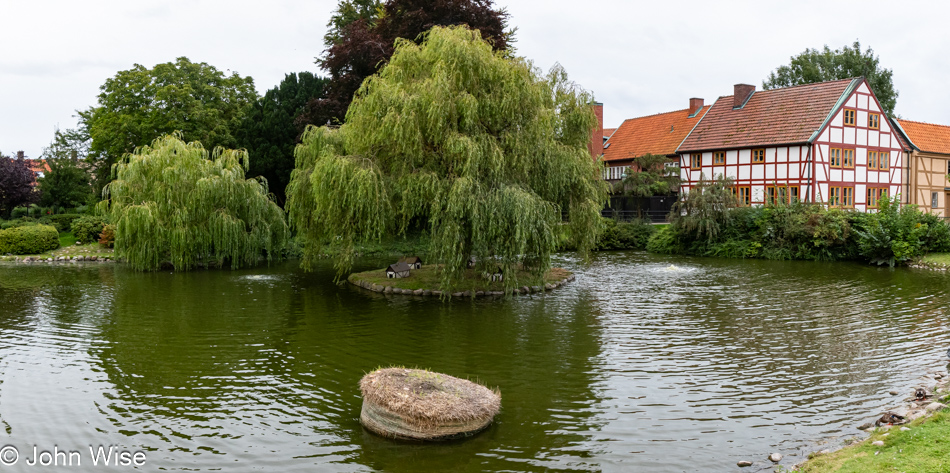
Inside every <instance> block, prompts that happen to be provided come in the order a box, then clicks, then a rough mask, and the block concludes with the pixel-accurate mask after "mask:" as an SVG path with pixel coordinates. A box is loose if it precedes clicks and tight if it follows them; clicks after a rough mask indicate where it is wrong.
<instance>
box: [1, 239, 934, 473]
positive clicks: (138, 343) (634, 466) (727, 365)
mask: <svg viewBox="0 0 950 473" xmlns="http://www.w3.org/2000/svg"><path fill="white" fill-rule="evenodd" d="M381 263H382V262H381V261H363V262H361V265H360V267H359V268H357V269H359V270H364V269H370V268H372V267H374V266H375V267H379V266H381ZM558 264H560V265H563V266H566V267H568V268H570V269H572V270H574V271H576V273H577V275H578V277H577V280H576V281H575V282H573V283H570V284H568V285H566V286H565V287H564V288H562V289H560V290H558V291H555V292H553V293H548V294H544V295H533V296H520V297H516V298H513V299H510V300H506V301H474V302H473V301H461V302H460V301H452V302H449V303H443V302H440V301H438V300H424V299H421V298H420V299H415V298H411V297H407V296H383V295H381V294H375V293H369V292H367V291H363V290H361V289H357V288H355V287H352V286H348V285H344V286H337V285H334V284H333V283H332V279H333V272H332V269H331V268H330V266H329V264H326V265H325V266H323V267H321V268H320V269H319V270H318V271H317V272H315V273H309V274H308V273H304V272H302V271H301V270H299V269H298V268H297V265H296V263H295V262H286V263H281V264H278V265H272V266H270V267H261V268H253V269H246V270H239V271H196V272H192V273H170V272H167V271H166V272H156V273H147V274H143V273H136V272H133V271H131V270H128V269H125V268H123V267H121V266H118V267H117V266H113V265H101V264H100V265H97V264H87V265H81V264H73V265H65V266H48V265H33V266H27V265H16V266H14V265H5V266H0V436H2V437H3V439H2V441H0V442H2V444H3V445H10V446H13V447H15V448H17V449H18V451H19V454H20V458H19V461H20V462H25V461H29V460H30V457H32V456H33V453H32V452H33V447H34V446H36V448H37V449H38V451H43V450H48V451H53V450H54V447H55V448H58V449H59V450H60V451H63V450H66V451H79V452H80V453H81V456H80V457H79V458H78V459H79V460H80V461H81V462H82V463H81V464H82V468H83V469H85V470H86V471H89V470H93V468H92V466H91V465H92V463H91V458H89V457H90V452H89V447H90V446H93V447H98V446H100V445H102V446H105V447H108V446H109V445H113V446H115V447H116V448H118V449H121V450H128V451H130V452H135V451H142V452H144V454H145V457H146V458H147V460H146V464H145V467H144V469H145V470H147V471H154V470H158V469H164V470H170V471H186V470H187V471H195V470H197V471H208V470H221V469H223V470H225V471H251V470H261V471H282V472H293V471H301V472H302V471H308V472H309V471H421V472H426V471H545V470H549V469H555V470H562V471H651V472H663V471H671V472H672V471H734V470H736V469H737V468H736V467H735V464H736V462H737V461H738V460H754V461H757V462H759V463H757V467H765V466H766V463H767V462H763V461H764V460H765V457H766V456H767V455H768V454H769V453H771V452H781V453H783V454H785V455H786V456H787V459H786V460H783V462H782V464H783V465H787V466H791V464H793V463H795V462H797V461H798V460H800V458H801V455H802V454H803V453H807V452H809V451H814V450H818V449H822V448H829V446H830V447H832V448H833V447H835V446H837V445H840V439H837V440H836V438H838V437H840V436H842V435H849V436H850V435H855V434H860V432H859V431H857V430H856V428H855V427H856V426H857V425H859V424H861V423H863V422H866V421H868V420H873V418H874V417H875V414H878V415H879V414H880V412H881V411H882V410H883V409H885V408H887V407H889V406H892V405H895V403H896V401H897V398H896V397H893V396H890V395H888V394H887V392H888V391H890V390H892V389H898V390H900V391H901V392H908V393H909V389H910V387H912V386H914V385H916V384H917V383H920V382H922V378H921V376H922V375H924V374H925V373H927V372H928V371H929V370H932V369H937V368H940V369H945V368H946V361H947V360H946V358H945V357H946V355H945V352H946V349H947V347H948V346H950V331H948V321H950V320H948V319H950V306H948V300H950V294H948V292H950V276H947V275H946V274H945V273H937V272H927V271H918V270H909V269H896V270H895V269H890V268H878V267H872V266H864V265H859V264H850V263H838V264H823V263H809V262H768V261H738V260H717V259H689V258H680V257H660V256H655V255H649V254H646V253H642V252H614V253H602V254H598V255H596V256H595V258H594V261H593V262H592V264H591V265H590V266H583V265H580V264H579V263H578V262H576V261H574V260H571V259H570V258H569V257H566V256H562V257H559V260H558ZM390 365H401V366H407V367H420V368H428V369H431V370H435V371H440V372H444V373H447V374H451V375H454V376H459V377H463V378H468V379H472V380H477V381H480V382H482V383H484V384H486V385H488V386H490V387H497V388H499V389H500V391H501V393H502V411H501V413H500V414H499V415H498V416H497V417H496V422H495V423H494V424H493V425H492V427H490V428H489V429H488V430H487V431H485V432H483V433H481V434H479V435H478V436H476V437H473V438H470V439H467V440H464V441H456V442H450V443H445V444H434V445H423V444H411V443H400V442H394V441H389V440H385V439H382V438H379V437H376V436H374V435H372V434H369V433H367V432H366V431H364V430H363V429H362V428H361V426H360V424H359V413H360V406H361V399H360V396H359V390H358V388H357V382H358V381H359V379H360V377H361V376H362V375H363V374H365V373H367V372H369V371H372V370H374V369H376V368H377V367H380V366H390ZM828 439H831V440H828ZM822 440H828V444H827V445H821V444H820V442H821V441H822ZM2 454H3V452H2V451H0V455H2ZM6 454H9V452H6ZM3 458H4V457H2V456H0V460H2V459H3ZM757 467H753V468H752V469H751V470H752V471H755V470H757V469H758V468H757ZM54 470H55V469H54ZM73 471H76V469H75V468H73Z"/></svg>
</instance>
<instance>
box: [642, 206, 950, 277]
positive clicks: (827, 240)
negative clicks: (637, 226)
mask: <svg viewBox="0 0 950 473" xmlns="http://www.w3.org/2000/svg"><path fill="white" fill-rule="evenodd" d="M691 194H692V192H691ZM898 202H899V201H898V199H897V198H896V197H895V198H892V199H890V200H888V201H886V202H885V201H884V200H883V199H882V200H881V202H880V204H879V205H880V208H879V211H878V212H876V213H859V212H854V211H844V210H841V209H827V208H825V207H824V206H822V205H818V204H805V203H799V202H793V203H791V204H783V203H781V202H778V203H772V204H769V205H766V206H764V207H744V208H733V209H729V210H728V211H727V212H728V214H729V216H728V218H727V219H718V220H717V221H718V222H719V223H718V225H717V230H716V232H715V236H710V233H709V232H705V233H704V234H701V233H699V232H698V231H695V230H693V231H691V230H690V228H694V227H686V226H684V225H682V224H680V225H675V224H671V225H670V226H669V227H668V228H666V229H664V230H662V231H660V232H659V233H657V234H656V235H654V236H653V237H652V238H651V239H650V242H649V243H648V245H647V250H648V251H651V252H654V253H662V254H692V255H700V256H719V257H727V258H765V259H778V260H791V259H796V260H815V261H838V260H855V259H863V260H867V261H870V262H872V263H876V264H885V263H886V264H890V265H891V266H894V265H897V264H906V263H908V262H911V261H914V260H917V259H919V258H920V257H921V256H923V255H924V254H925V253H927V252H928V251H947V250H948V249H950V226H948V225H947V224H946V223H945V222H944V221H943V220H942V219H940V218H939V217H937V216H935V215H930V214H926V213H922V212H920V211H919V210H917V207H916V206H913V205H903V206H902V205H899V204H898ZM707 213H708V212H707ZM685 217H687V216H677V215H674V216H673V221H674V222H676V220H677V219H678V218H685ZM723 222H725V223H723ZM695 228H703V227H702V226H697V227H695Z"/></svg>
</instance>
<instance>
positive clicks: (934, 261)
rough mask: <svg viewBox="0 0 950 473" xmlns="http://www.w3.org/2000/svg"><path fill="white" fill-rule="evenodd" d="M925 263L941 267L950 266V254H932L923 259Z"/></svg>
mask: <svg viewBox="0 0 950 473" xmlns="http://www.w3.org/2000/svg"><path fill="white" fill-rule="evenodd" d="M922 260H923V262H924V263H927V264H931V265H935V266H940V265H950V253H930V254H929V255H927V256H924V257H923V258H922Z"/></svg>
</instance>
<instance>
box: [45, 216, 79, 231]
mask: <svg viewBox="0 0 950 473" xmlns="http://www.w3.org/2000/svg"><path fill="white" fill-rule="evenodd" d="M79 217H82V214H53V215H49V216H47V217H46V218H47V219H48V220H49V222H50V225H52V226H54V227H56V231H58V232H65V231H69V230H70V229H71V228H72V225H73V221H74V220H76V219H77V218H79Z"/></svg>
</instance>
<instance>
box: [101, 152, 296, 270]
mask: <svg viewBox="0 0 950 473" xmlns="http://www.w3.org/2000/svg"><path fill="white" fill-rule="evenodd" d="M247 161H248V156H247V153H246V152H244V151H241V150H225V149H223V148H216V149H215V150H214V152H213V153H212V155H211V159H208V152H207V151H205V149H204V147H202V146H201V143H197V142H191V143H187V144H186V143H185V142H184V141H182V140H181V135H180V134H176V135H167V136H163V137H160V138H158V139H156V140H155V141H154V142H153V143H152V145H151V146H143V147H141V148H139V149H138V150H137V151H136V152H135V153H134V154H132V155H129V156H128V157H127V158H126V159H124V160H123V161H121V162H119V163H117V164H116V165H115V166H114V168H113V172H114V176H115V180H114V181H112V182H111V183H109V185H108V186H107V187H106V189H105V191H104V194H105V195H106V196H107V197H108V198H109V200H103V201H102V202H100V203H99V207H98V208H99V210H100V211H102V212H103V213H105V214H108V215H109V216H110V218H111V221H112V223H113V225H115V251H116V254H117V255H119V256H121V257H123V258H125V259H126V260H127V261H128V262H129V264H130V265H131V266H132V267H133V268H135V269H138V270H155V269H159V268H160V267H161V265H162V263H163V262H166V261H170V262H171V265H172V266H173V267H174V268H175V269H177V270H188V269H191V268H194V267H195V266H196V265H198V264H201V263H202V262H216V263H217V264H219V265H225V264H230V266H231V267H232V268H238V267H240V266H247V265H253V264H255V263H257V262H258V261H259V260H260V257H261V255H262V253H266V255H267V259H268V261H269V260H271V259H272V258H274V257H278V256H279V255H280V253H281V251H282V250H283V248H284V246H285V243H286V241H287V236H288V229H287V223H286V221H285V219H284V212H283V211H282V210H281V209H280V207H278V206H277V204H275V203H274V202H273V201H272V200H270V199H269V198H268V196H267V195H266V192H265V186H264V185H262V184H261V182H259V181H258V180H256V179H244V173H245V171H246V170H247Z"/></svg>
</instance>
